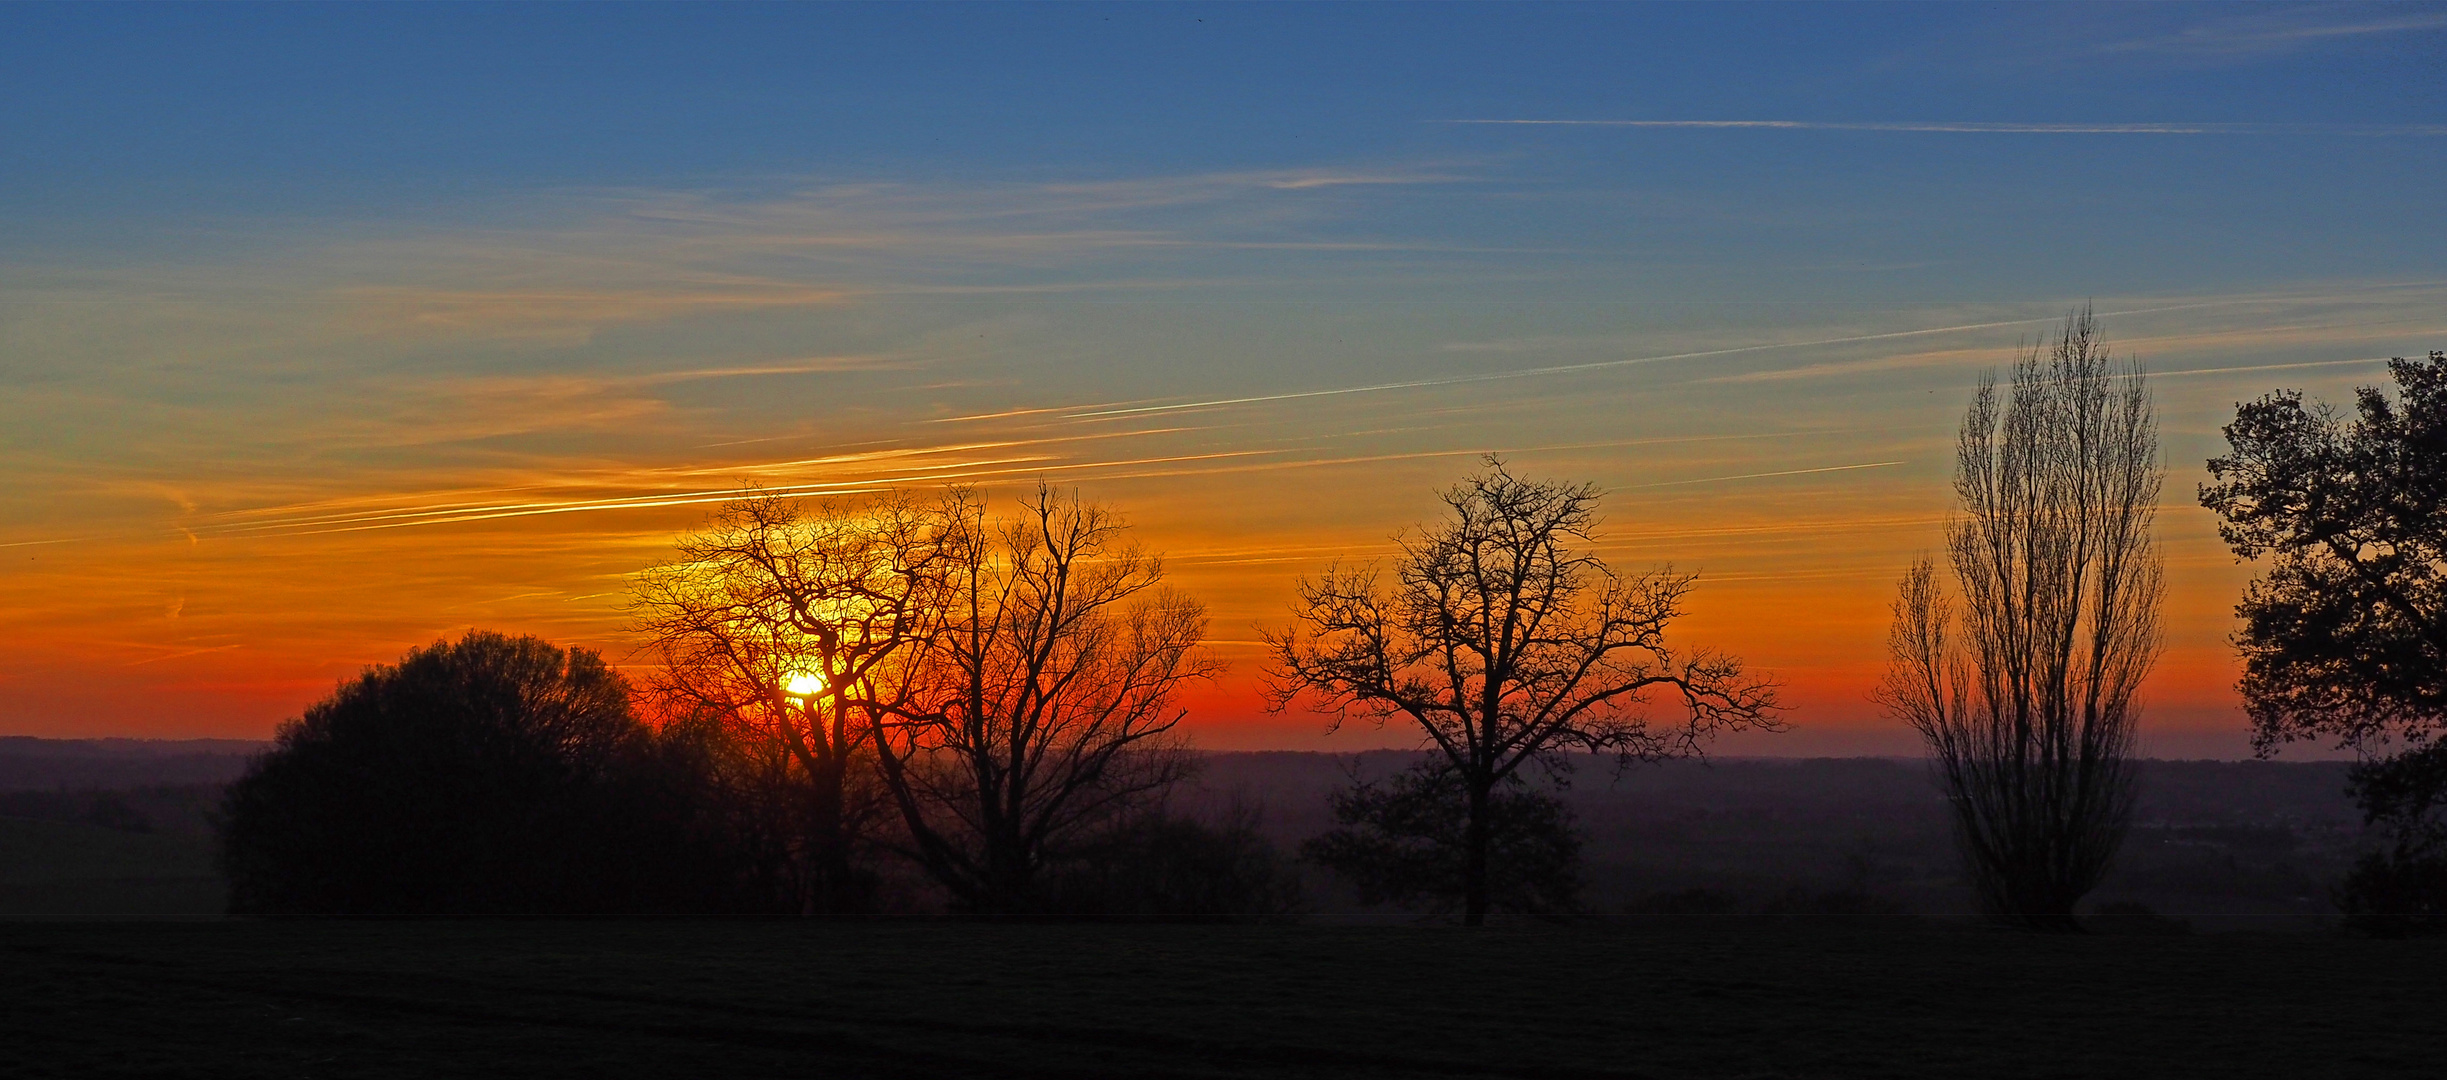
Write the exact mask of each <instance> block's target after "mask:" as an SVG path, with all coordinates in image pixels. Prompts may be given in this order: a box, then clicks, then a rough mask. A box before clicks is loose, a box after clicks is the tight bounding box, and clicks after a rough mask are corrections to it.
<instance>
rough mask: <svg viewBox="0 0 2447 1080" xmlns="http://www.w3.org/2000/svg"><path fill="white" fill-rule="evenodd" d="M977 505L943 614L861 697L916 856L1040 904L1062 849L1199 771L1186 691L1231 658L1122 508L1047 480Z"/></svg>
mask: <svg viewBox="0 0 2447 1080" xmlns="http://www.w3.org/2000/svg"><path fill="white" fill-rule="evenodd" d="M962 505H963V509H964V513H963V515H962V517H961V519H960V523H959V525H958V526H957V527H954V528H951V529H950V530H949V531H948V532H947V534H946V535H947V536H949V537H950V538H951V539H950V540H948V541H947V542H946V543H945V544H944V546H943V551H944V554H945V560H946V564H947V565H948V566H949V567H950V568H951V569H950V572H949V573H948V575H947V577H946V579H945V580H946V582H947V584H948V588H947V590H946V591H945V593H944V594H943V605H942V607H941V608H940V609H939V610H938V611H937V612H936V616H935V621H934V623H933V624H932V625H931V627H930V628H929V632H928V633H927V634H926V635H925V637H924V639H923V640H922V641H920V642H919V643H918V644H917V645H916V646H914V647H913V648H912V649H911V651H910V652H909V653H908V654H906V655H905V656H903V657H902V658H901V662H900V663H897V664H895V665H893V666H892V667H890V668H878V669H875V670H874V671H872V672H871V673H869V674H868V675H867V676H866V677H865V678H864V680H863V681H862V682H861V684H860V687H861V693H862V694H863V695H865V699H864V700H865V702H866V703H867V705H868V706H869V707H871V708H873V709H874V710H875V711H876V713H877V714H878V715H880V716H889V717H891V718H892V720H891V723H890V724H888V725H886V726H885V727H884V728H883V729H882V730H881V731H880V733H879V736H878V743H877V745H878V748H879V754H878V763H879V764H880V765H881V767H882V775H883V777H884V781H885V787H886V789H887V790H889V791H890V792H891V795H892V798H893V801H894V803H895V805H897V806H898V807H899V809H900V811H901V818H902V824H903V826H904V827H905V828H906V830H907V835H908V850H909V853H910V854H911V855H912V856H913V857H915V858H916V860H917V861H918V863H919V864H920V865H922V866H924V867H925V868H926V870H927V872H928V873H929V874H930V875H932V876H933V877H934V878H935V880H937V881H938V882H940V883H941V884H942V885H943V886H944V887H945V888H946V889H948V890H950V891H951V893H952V894H953V896H954V898H955V900H956V903H957V904H958V906H960V907H962V908H964V909H967V910H971V911H980V912H996V913H1006V912H1025V911H1034V910H1039V909H1040V908H1041V907H1042V906H1043V904H1044V903H1045V892H1044V890H1043V889H1042V885H1043V884H1044V883H1043V880H1042V875H1043V872H1044V870H1045V868H1046V865H1047V863H1048V861H1049V860H1050V859H1054V858H1058V857H1059V856H1060V855H1062V854H1063V853H1064V852H1063V849H1064V847H1065V846H1066V845H1069V844H1072V843H1074V842H1077V841H1080V840H1083V839H1085V838H1087V837H1089V836H1091V835H1092V834H1094V833H1095V832H1096V831H1097V830H1098V829H1100V828H1102V827H1104V826H1106V825H1108V824H1110V823H1111V822H1113V821H1114V820H1115V819H1116V818H1117V817H1118V816H1120V815H1122V814H1124V813H1126V812H1128V811H1131V810H1133V809H1136V808H1138V807H1140V806H1142V805H1143V804H1144V803H1146V802H1148V801H1149V800H1151V799H1153V798H1155V797H1157V796H1160V795H1161V794H1162V793H1163V792H1164V791H1165V790H1166V789H1168V788H1170V787H1171V786H1172V785H1173V784H1174V783H1175V782H1176V781H1178V780H1179V779H1181V777H1182V776H1183V775H1184V772H1185V768H1186V764H1187V763H1186V761H1185V759H1184V758H1183V757H1182V756H1181V755H1180V754H1179V753H1178V752H1177V748H1176V747H1175V746H1174V740H1173V739H1172V735H1171V733H1172V731H1173V728H1174V726H1175V725H1176V724H1178V723H1179V722H1180V719H1181V715H1182V710H1181V709H1180V708H1179V707H1177V706H1176V705H1175V704H1174V701H1173V699H1174V695H1175V693H1176V691H1178V690H1179V688H1180V687H1181V685H1182V684H1183V683H1185V682H1188V681H1190V680H1193V679H1200V678H1205V677H1207V676H1209V675H1211V674H1213V673H1214V672H1215V670H1216V665H1215V664H1214V663H1213V662H1212V661H1210V660H1209V659H1207V658H1206V656H1205V654H1204V652H1203V651H1202V650H1201V649H1200V647H1199V643H1200V641H1201V640H1202V639H1203V638H1204V637H1205V634H1206V614H1205V611H1204V609H1202V608H1201V607H1200V606H1199V605H1198V603H1197V602H1196V601H1194V600H1192V599H1190V598H1189V597H1186V596H1183V595H1181V594H1179V593H1176V592H1173V591H1171V590H1169V589H1166V588H1164V587H1163V585H1162V582H1163V577H1164V567H1163V563H1162V561H1161V560H1160V559H1158V558H1156V557H1154V556H1152V555H1149V554H1147V553H1146V552H1144V551H1143V550H1141V549H1140V548H1139V547H1138V546H1137V545H1136V544H1135V543H1133V542H1131V541H1130V539H1129V537H1128V535H1127V531H1126V528H1125V526H1124V525H1123V524H1122V522H1121V520H1120V519H1119V518H1118V517H1116V516H1115V515H1114V514H1113V513H1112V512H1110V511H1108V510H1105V509H1103V508H1100V507H1096V506H1089V505H1083V504H1081V503H1080V502H1079V501H1078V500H1077V499H1076V498H1075V497H1074V498H1065V497H1063V496H1061V495H1059V494H1057V493H1056V492H1054V491H1053V490H1052V489H1050V488H1047V487H1044V486H1039V488H1038V489H1037V493H1036V497H1035V498H1034V499H1033V500H1032V501H1030V502H1028V503H1027V504H1026V508H1025V510H1024V512H1023V513H1022V514H1020V515H1019V516H1018V517H1017V518H1015V519H1013V520H1009V521H1004V522H999V523H998V522H993V521H990V520H989V519H988V518H987V517H986V515H985V512H984V508H983V507H982V506H981V505H979V504H976V503H965V504H962Z"/></svg>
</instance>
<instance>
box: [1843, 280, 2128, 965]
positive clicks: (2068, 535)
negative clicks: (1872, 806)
mask: <svg viewBox="0 0 2447 1080" xmlns="http://www.w3.org/2000/svg"><path fill="white" fill-rule="evenodd" d="M2157 452H2158V429H2157V421H2156V418H2155V416H2154V414H2153V410H2152V406H2151V403H2150V397H2149V389H2148V386H2147V385H2146V383H2145V381H2144V380H2143V378H2142V373H2141V371H2140V370H2139V369H2138V368H2137V367H2131V366H2126V367H2124V368H2123V369H2122V370H2119V369H2118V366H2117V365H2115V364H2113V363H2112V362H2111V361H2110V359H2109V357H2108V350H2107V348H2106V346H2105V345H2104V344H2103V343H2102V342H2101V341H2100V340H2099V338H2098V325H2097V322H2096V320H2094V319H2093V318H2092V317H2091V315H2090V312H2089V311H2088V310H2086V309H2085V310H2083V311H2081V312H2079V313H2077V314H2075V315H2073V316H2071V317H2069V318H2067V319H2066V321H2065V325H2064V328H2063V330H2062V331H2061V332H2060V333H2059V334H2058V336H2057V338H2056V340H2055V342H2054V344H2053V346H2052V347H2051V348H2049V349H2048V351H2047V353H2046V355H2045V356H2044V357H2043V356H2042V354H2041V351H2040V349H2039V348H2038V347H2037V346H2034V347H2032V349H2031V350H2030V351H2029V352H2027V353H2026V354H2024V356H2023V357H2022V358H2021V360H2020V361H2019V362H2017V363H2016V364H2015V365H2014V370H2013V376H2012V388H2011V395H2010V397H2009V398H2007V399H2006V400H2004V401H2000V400H1999V396H1998V393H1997V387H1996V380H1995V378H1994V377H1993V376H1991V377H1989V378H1985V379H1983V380H1981V383H1980V387H1979V391H1978V393H1977V395H1976V396H1975V397H1974V398H1973V400H1972V404H1971V408H1970V410H1969V411H1968V412H1967V413H1966V414H1965V415H1964V417H1963V426H1962V430H1961V433H1960V435H1959V436H1958V438H1957V451H1956V459H1955V472H1954V488H1955V494H1956V499H1957V504H1958V510H1957V514H1956V516H1955V517H1954V519H1953V521H1952V523H1951V524H1950V526H1949V529H1948V537H1947V540H1948V545H1947V546H1948V555H1949V562H1950V564H1951V566H1952V569H1953V571H1954V573H1953V577H1954V582H1955V585H1956V588H1957V591H1958V592H1959V593H1960V594H1961V599H1960V608H1959V614H1960V620H1959V623H1958V620H1957V617H1956V616H1957V613H1958V611H1957V606H1956V601H1955V600H1954V599H1953V598H1951V597H1949V595H1948V594H1947V592H1946V590H1945V589H1944V588H1943V587H1942V586H1941V585H1940V583H1939V582H1938V580H1937V572H1936V568H1935V566H1934V565H1933V564H1932V563H1931V562H1930V561H1929V560H1928V559H1925V558H1924V559H1922V560H1921V561H1920V562H1919V563H1917V564H1915V565H1914V566H1913V567H1912V569H1911V570H1910V571H1909V572H1908V573H1907V574H1906V575H1905V576H1904V579H1903V584H1902V587H1901V590H1900V595H1899V596H1898V597H1897V598H1896V600H1895V604H1894V625H1893V629H1892V631H1891V632H1890V634H1889V637H1888V646H1889V652H1890V655H1891V657H1892V659H1891V662H1890V663H1889V666H1888V668H1887V673H1886V677H1885V679H1884V681H1883V682H1882V683H1881V685H1880V686H1879V688H1878V690H1877V694H1876V696H1877V699H1878V700H1879V702H1880V703H1881V704H1883V705H1884V706H1885V707H1886V709H1887V712H1888V714H1889V715H1891V716H1894V717H1896V718H1897V719H1901V720H1903V721H1905V722H1906V723H1909V724H1910V725H1912V727H1913V728H1915V729H1916V730H1918V731H1919V732H1920V733H1921V736H1922V737H1923V739H1925V740H1926V742H1927V743H1928V746H1929V749H1930V752H1931V754H1932V755H1933V756H1934V757H1935V758H1936V762H1937V767H1938V772H1939V776H1940V779H1941V781H1942V782H1943V784H1944V786H1945V789H1946V794H1947V797H1948V798H1949V799H1950V800H1951V802H1952V805H1953V808H1954V822H1955V833H1956V837H1957V839H1958V841H1959V843H1960V845H1961V848H1962V853H1963V858H1964V864H1965V867H1966V870H1967V872H1968V874H1969V876H1970V878H1971V882H1972V885H1973V888H1974V891H1975V892H1976V893H1977V895H1978V896H1979V899H1980V902H1981V904H1982V906H1983V907H1985V908H1986V909H1987V910H1988V911H1990V912H1991V913H1993V914H1996V915H1999V916H2005V917H2009V918H2012V919H2016V920H2019V921H2021V922H2023V923H2024V924H2025V925H2028V926H2030V927H2032V928H2034V929H2045V930H2060V931H2062V930H2075V929H2078V928H2079V927H2078V924H2076V923H2075V922H2074V919H2073V909H2074V905H2075V904H2076V903H2078V902H2079V901H2080V900H2081V898H2082V897H2083V896H2084V895H2085V894H2087V893H2088V892H2089V891H2090V890H2091V889H2092V888H2093V887H2095V886H2096V885H2097V884H2098V882H2099V879H2100V878H2101V877H2102V876H2103V875H2104V874H2105V873H2106V870H2107V866H2108V864H2109V862H2110V861H2111V860H2112V859H2113V858H2114V856H2115V852H2116V849H2117V848H2118V847H2119V846H2120V845H2121V844H2122V843H2123V840H2124V834H2125V831H2126V828H2127V827H2128V825H2129V823H2130V820H2131V817H2132V806H2133V797H2134V794H2133V773H2132V763H2131V757H2132V751H2133V737H2134V731H2135V729H2136V727H2137V725H2138V723H2139V720H2140V706H2139V703H2138V700H2137V695H2138V693H2139V691H2140V687H2141V681H2142V678H2143V676H2145V675H2146V674H2147V673H2148V671H2149V669H2150V666H2151V665H2152V664H2153V663H2154V662H2155V660H2156V658H2157V654H2158V650H2159V647H2160V637H2159V618H2158V617H2159V603H2160V599H2161V597H2162V595H2163V593H2164V584H2163V579H2162V576H2161V571H2160V560H2159V557H2158V554H2157V550H2156V548H2155V546H2154V541H2153V539H2152V537H2151V524H2152V521H2153V519H2154V517H2155V514H2156V504H2157V497H2158V490H2159V486H2160V482H2161V477H2162V470H2161V469H2160V468H2159V466H2158V463H2157ZM1958 630H1959V635H1958Z"/></svg>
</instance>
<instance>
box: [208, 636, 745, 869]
mask: <svg viewBox="0 0 2447 1080" xmlns="http://www.w3.org/2000/svg"><path fill="white" fill-rule="evenodd" d="M693 794H694V792H693V790H692V777H691V774H690V772H689V769H688V763H687V762H686V761H685V760H684V759H683V758H679V757H675V756H674V755H673V754H670V753H667V752H665V751H664V750H663V748H661V747H659V746H658V744H657V741H656V739H655V738H654V736H653V733H652V732H650V731H649V730H648V729H647V728H646V727H645V726H644V725H643V724H641V723H639V722H638V720H637V719H636V717H635V716H633V715H632V714H631V712H630V708H629V695H628V687H627V685H626V684H625V683H624V682H623V681H622V680H621V678H620V676H619V675H618V674H616V673H614V672H613V671H612V670H611V669H610V668H608V667H606V666H605V665H604V663H603V660H602V658H601V657H599V656H597V655H596V654H594V653H592V652H589V651H587V650H584V649H573V650H570V651H568V652H563V651H562V650H560V649H557V648H554V647H553V646H552V645H550V644H548V643H546V642H544V641H541V640H538V639H536V638H531V637H506V636H503V635H501V634H494V633H486V632H471V633H469V634H467V635H466V636H464V637H462V638H460V639H459V640H457V641H452V642H437V643H435V644H433V645H431V646H428V647H426V648H423V649H418V650H416V651H414V652H411V653H409V654H408V655H407V656H405V657H403V658H402V659H401V660H400V662H399V663H397V664H395V665H388V666H378V667H374V668H370V669H368V670H367V671H366V672H365V673H364V674H363V675H360V676H358V677H357V678H355V679H353V680H350V681H349V682H346V683H343V684H341V686H340V687H339V689H338V690H336V691H334V692H333V694H332V695H331V696H330V697H328V698H325V699H324V700H322V701H320V702H317V703H316V704H314V705H313V706H312V707H310V708H308V709H307V710H306V712H305V714H304V715H303V716H301V717H300V718H298V719H296V720H293V721H290V722H289V723H287V724H285V725H283V726H282V728H281V730H280V733H279V736H278V737H277V739H276V740H275V742H274V745H273V748H272V750H271V751H270V752H268V753H266V754H265V755H264V756H263V757H261V758H260V759H258V760H257V761H256V762H255V763H254V764H253V765H252V766H251V767H250V768H249V769H248V770H247V772H246V774H245V775H244V776H243V777H242V778H240V779H239V780H238V781H237V782H236V783H234V784H233V785H231V787H230V789H229V792H228V794H227V796H226V799H225V802H224V803H223V807H222V859H223V864H224V866H225V867H226V869H227V870H228V872H229V876H230V888H231V902H230V903H231V908H232V910H234V911H240V912H307V913H343V914H362V913H377V912H390V913H443V912H589V911H674V910H701V909H706V908H722V907H726V906H729V905H730V898H729V896H728V893H727V889H728V880H727V879H728V875H729V873H730V869H731V868H730V867H729V866H728V865H727V863H726V862H725V858H726V855H725V852H724V851H723V850H722V849H721V845H720V844H719V842H718V838H712V837H708V836H705V835H703V834H701V833H699V832H697V831H695V830H694V829H693V825H694V817H693V805H692V801H691V800H692V798H693Z"/></svg>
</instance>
